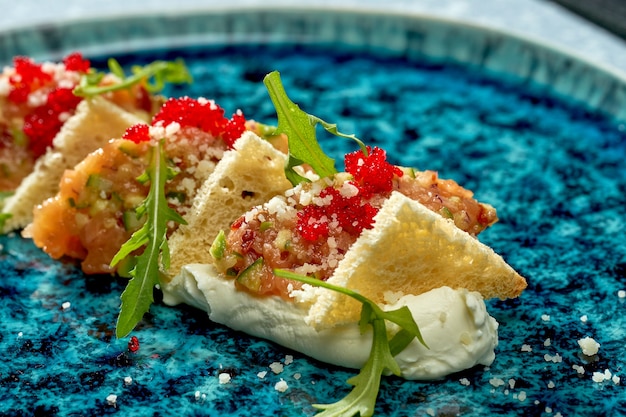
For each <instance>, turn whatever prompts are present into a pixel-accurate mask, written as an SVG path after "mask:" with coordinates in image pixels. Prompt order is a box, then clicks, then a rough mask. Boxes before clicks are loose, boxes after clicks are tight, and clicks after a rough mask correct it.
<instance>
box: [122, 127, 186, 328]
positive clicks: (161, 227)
mask: <svg viewBox="0 0 626 417" xmlns="http://www.w3.org/2000/svg"><path fill="white" fill-rule="evenodd" d="M164 141H165V139H162V140H161V141H159V142H158V143H157V144H156V145H155V146H153V147H151V149H150V152H151V153H150V163H149V166H148V168H147V170H146V172H145V173H144V174H143V175H142V176H140V177H139V178H138V179H137V180H138V181H140V182H146V181H150V190H149V192H148V196H147V197H146V199H145V200H144V201H143V202H142V204H141V205H140V206H139V207H138V208H137V217H138V218H141V217H142V216H144V215H146V217H147V218H146V222H145V223H144V224H143V225H142V227H141V228H140V229H139V230H137V231H136V232H135V233H133V235H132V236H131V237H130V239H129V240H128V241H126V243H124V245H122V247H121V248H120V250H119V251H118V252H117V254H115V256H114V257H113V259H112V260H111V266H115V265H117V264H118V263H119V262H120V261H121V260H123V259H125V258H126V257H128V256H131V254H132V253H134V252H135V251H138V250H140V249H142V248H144V249H143V252H142V253H141V255H139V256H137V259H136V261H137V262H136V264H135V267H134V268H133V269H132V270H131V271H130V275H131V279H130V281H129V282H128V285H127V286H126V289H125V290H124V292H123V293H122V296H121V301H122V304H121V308H120V314H119V316H118V319H117V325H116V328H115V333H116V336H117V337H118V338H121V337H124V336H126V335H128V334H129V333H130V332H131V331H132V330H133V329H134V328H135V326H136V325H137V323H139V321H140V320H141V319H142V318H143V315H144V314H145V313H146V312H148V310H149V309H150V305H152V303H153V302H154V295H153V289H154V287H155V286H156V285H157V284H158V283H159V282H160V274H161V268H163V269H167V268H168V267H169V247H168V246H167V223H168V222H169V221H174V222H177V223H179V224H185V223H186V222H185V220H184V219H183V218H182V217H181V216H180V214H178V212H176V210H174V209H172V208H171V207H169V205H168V203H167V198H166V196H165V184H166V182H167V181H168V180H169V179H171V178H172V177H173V175H174V174H173V171H172V170H171V169H170V168H169V166H168V164H167V159H166V155H165V151H164V149H163V148H164Z"/></svg>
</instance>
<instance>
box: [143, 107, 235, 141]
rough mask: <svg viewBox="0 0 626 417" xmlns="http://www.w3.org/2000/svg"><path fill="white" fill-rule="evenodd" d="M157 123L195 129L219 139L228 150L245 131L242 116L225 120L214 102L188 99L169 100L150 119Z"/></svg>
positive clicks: (221, 110) (222, 111)
mask: <svg viewBox="0 0 626 417" xmlns="http://www.w3.org/2000/svg"><path fill="white" fill-rule="evenodd" d="M158 122H163V125H164V126H166V125H168V124H169V123H171V122H177V123H178V124H180V126H181V127H197V128H198V129H201V130H203V131H205V132H208V133H210V134H211V135H213V136H214V137H221V138H222V139H223V140H224V142H226V144H227V145H228V147H229V148H232V146H233V144H234V143H235V141H236V140H237V139H239V137H240V136H241V134H242V133H243V132H244V131H245V129H246V127H245V123H246V120H245V118H244V116H243V114H241V113H236V114H234V115H233V117H232V118H231V119H227V118H225V117H224V109H222V108H221V107H220V106H218V105H217V104H215V103H214V102H212V101H200V100H196V99H192V98H189V97H182V98H172V99H169V100H168V101H167V102H166V103H165V104H164V105H163V107H162V108H161V110H160V111H159V113H157V114H156V116H154V119H152V124H153V125H154V124H156V123H158Z"/></svg>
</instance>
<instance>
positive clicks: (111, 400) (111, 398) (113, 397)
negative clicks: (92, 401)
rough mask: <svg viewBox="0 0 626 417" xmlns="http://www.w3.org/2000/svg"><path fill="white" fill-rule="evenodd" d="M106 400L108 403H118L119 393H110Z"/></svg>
mask: <svg viewBox="0 0 626 417" xmlns="http://www.w3.org/2000/svg"><path fill="white" fill-rule="evenodd" d="M106 400H107V404H109V405H113V406H114V405H115V404H117V395H115V394H110V395H109V396H107V398H106Z"/></svg>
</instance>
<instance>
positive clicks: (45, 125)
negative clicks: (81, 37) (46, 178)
mask: <svg viewBox="0 0 626 417" xmlns="http://www.w3.org/2000/svg"><path fill="white" fill-rule="evenodd" d="M63 63H64V65H65V70H66V71H75V72H79V73H86V72H87V71H89V68H90V65H91V64H90V62H89V61H88V60H86V59H84V58H83V56H82V55H81V54H80V53H73V54H70V55H68V56H67V57H66V58H65V59H64V61H63ZM13 65H14V67H15V73H14V74H13V75H11V76H10V77H9V85H10V87H11V88H10V91H9V95H8V99H9V101H11V102H13V103H15V104H18V105H21V104H25V103H26V102H27V101H28V97H29V95H30V94H31V93H32V92H34V91H37V90H39V89H40V88H45V87H48V88H51V90H50V91H49V92H48V94H47V97H46V101H45V103H44V104H42V105H40V106H37V107H35V108H33V109H32V110H31V111H30V112H29V113H27V114H26V115H25V116H24V125H23V128H22V131H23V132H24V134H25V135H26V136H27V137H28V139H29V147H30V149H31V151H32V153H33V156H34V157H35V158H37V157H39V156H41V155H42V154H43V153H44V152H45V151H46V148H47V147H48V146H51V145H52V140H53V139H54V137H55V136H56V134H57V133H58V132H59V130H60V129H61V126H62V125H63V123H64V121H65V120H66V118H65V117H64V115H65V116H70V115H71V114H73V113H74V111H75V110H76V106H78V103H80V102H81V101H82V98H80V97H77V96H75V95H74V94H73V93H72V88H67V87H55V86H54V85H53V82H54V80H53V78H52V75H51V74H49V73H47V72H45V71H44V70H43V67H42V65H41V64H38V63H35V62H34V61H33V60H32V59H30V58H27V57H16V58H14V60H13Z"/></svg>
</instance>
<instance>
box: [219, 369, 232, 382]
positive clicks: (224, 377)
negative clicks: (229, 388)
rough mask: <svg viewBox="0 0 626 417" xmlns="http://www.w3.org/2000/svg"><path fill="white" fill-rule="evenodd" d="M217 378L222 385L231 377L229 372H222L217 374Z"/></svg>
mask: <svg viewBox="0 0 626 417" xmlns="http://www.w3.org/2000/svg"><path fill="white" fill-rule="evenodd" d="M218 379H219V381H220V384H222V385H224V384H228V383H230V380H231V377H230V374H229V373H227V372H222V373H220V374H219V375H218Z"/></svg>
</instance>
